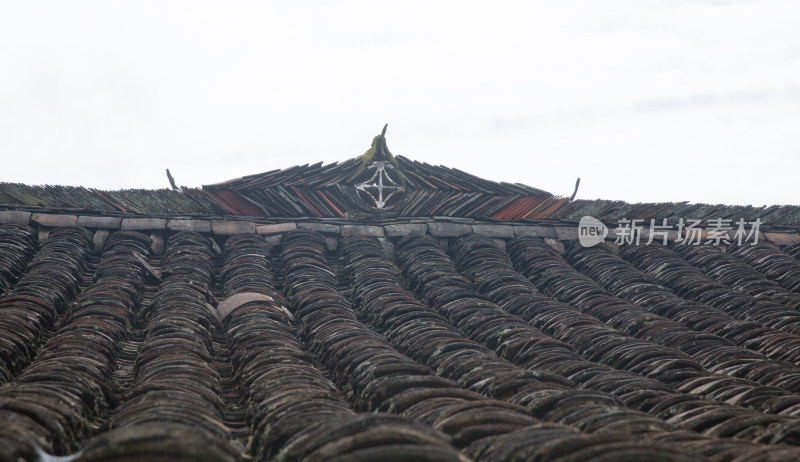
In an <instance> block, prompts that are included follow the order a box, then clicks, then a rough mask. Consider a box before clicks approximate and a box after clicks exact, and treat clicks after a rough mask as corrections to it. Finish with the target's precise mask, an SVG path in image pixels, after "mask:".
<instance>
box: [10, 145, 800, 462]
mask: <svg viewBox="0 0 800 462" xmlns="http://www.w3.org/2000/svg"><path fill="white" fill-rule="evenodd" d="M798 210H800V209H799V208H798V207H791V206H775V207H761V208H758V207H739V206H720V205H706V204H688V203H663V204H628V203H624V202H618V201H583V200H578V201H570V200H568V199H566V198H560V197H556V196H553V195H552V194H550V193H547V192H545V191H541V190H538V189H535V188H531V187H528V186H524V185H511V184H506V183H497V182H492V181H487V180H483V179H480V178H477V177H475V176H473V175H469V174H467V173H464V172H461V171H458V170H454V169H449V168H445V167H434V166H430V165H427V164H424V163H419V162H415V161H411V160H409V159H406V158H404V157H400V156H398V157H395V156H393V155H392V154H391V153H390V152H389V150H388V147H387V146H386V139H385V137H384V134H383V133H382V134H381V135H379V136H377V137H375V139H374V140H373V144H372V147H371V148H370V150H369V151H367V152H366V153H365V154H364V155H363V156H361V157H358V158H355V159H351V160H348V161H345V162H342V163H336V164H331V165H322V164H315V165H311V166H309V165H305V166H302V167H293V168H290V169H286V170H277V171H273V172H267V173H264V174H259V175H252V176H248V177H244V178H240V179H236V180H231V181H228V182H225V183H220V184H217V185H211V186H205V187H203V188H185V187H184V188H182V189H174V190H173V189H171V190H126V191H100V190H94V189H86V188H80V187H58V186H46V187H34V186H26V185H19V184H9V183H4V184H0V462H5V461H11V462H19V461H20V460H27V461H34V460H37V461H43V462H44V461H47V462H56V461H63V460H79V461H94V462H99V461H110V460H119V461H123V460H158V461H195V460H207V461H225V462H228V461H230V462H235V461H246V460H259V461H268V460H269V461H272V460H274V461H309V462H311V461H319V460H326V461H327V460H330V461H373V460H389V461H391V460H395V461H410V460H413V461H426V460H427V461H460V462H467V461H521V460H530V461H543V462H544V461H558V462H568V461H574V462H577V461H646V462H657V461H719V462H758V461H797V460H800V233H798V231H799V230H800V211H798ZM587 215H590V216H593V217H595V218H598V219H600V220H602V221H604V222H605V223H606V224H608V225H612V226H613V225H614V224H615V222H617V221H618V220H620V219H640V220H643V222H649V220H650V219H653V220H659V221H660V220H662V219H667V220H668V221H670V222H673V223H674V222H675V221H677V220H678V219H679V218H685V219H699V220H704V221H705V222H706V223H708V222H709V221H710V220H713V219H718V218H721V219H731V220H736V219H740V218H741V219H743V220H746V221H748V222H752V221H754V220H756V219H760V220H761V222H762V227H761V232H758V233H756V232H755V231H754V232H753V236H752V237H753V238H754V240H758V243H757V244H755V245H751V243H752V242H744V243H735V241H736V240H735V239H731V241H732V242H734V243H733V244H727V243H726V244H725V245H717V246H712V245H710V244H709V243H708V242H704V243H702V244H701V245H688V244H683V245H681V244H680V243H678V242H676V237H677V236H676V235H675V233H672V234H670V235H668V236H667V239H666V240H665V241H664V243H663V244H659V243H658V242H659V241H661V239H658V240H656V242H651V243H649V244H647V245H644V242H643V243H642V245H625V244H617V243H612V240H613V239H614V236H613V234H611V235H609V236H607V237H606V239H605V241H604V242H601V243H599V244H598V245H595V246H593V247H584V246H583V245H581V244H580V243H579V233H578V228H577V226H576V223H577V222H578V221H579V220H580V219H581V218H582V217H584V216H587ZM609 234H610V233H609ZM729 234H730V233H729ZM702 237H703V239H706V238H707V237H709V236H708V234H703V235H702ZM728 237H729V238H730V237H731V236H728ZM60 457H63V459H62V458H60Z"/></svg>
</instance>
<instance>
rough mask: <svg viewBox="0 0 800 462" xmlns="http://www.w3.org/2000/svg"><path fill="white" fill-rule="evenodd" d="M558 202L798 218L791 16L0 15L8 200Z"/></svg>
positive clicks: (380, 7) (589, 11)
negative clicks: (287, 197)
mask: <svg viewBox="0 0 800 462" xmlns="http://www.w3.org/2000/svg"><path fill="white" fill-rule="evenodd" d="M386 122H388V123H389V131H388V134H387V137H388V144H389V148H390V149H391V150H392V152H393V153H395V154H402V155H404V156H407V157H409V158H411V159H416V160H420V161H425V162H428V163H434V164H443V165H447V166H450V167H455V168H459V169H461V170H466V171H468V172H470V173H474V174H477V175H479V176H483V177H485V178H489V179H494V180H504V181H509V182H520V183H525V184H528V185H531V186H535V187H538V188H541V189H545V190H547V191H550V192H552V193H555V194H561V195H569V194H571V193H572V189H573V185H574V182H575V178H576V177H581V188H580V191H579V192H578V198H585V199H594V198H605V199H623V200H627V201H633V202H639V201H679V200H690V201H693V202H714V203H729V204H754V205H762V204H777V203H793V204H798V203H800V182H798V180H797V179H798V172H800V169H799V168H798V167H800V2H798V1H796V0H787V1H766V0H763V1H757V0H753V1H712V0H686V1H682V0H674V1H666V0H662V1H657V0H631V1H614V0H604V1H597V0H561V1H558V2H553V1H523V2H510V1H509V2H504V1H495V2H481V3H478V2H466V1H463V0H462V1H447V2H445V1H442V2H435V1H430V0H429V1H421V2H416V1H403V2H377V1H373V2H366V1H342V2H312V1H297V0H295V1H285V2H262V1H258V2H256V1H254V2H245V1H239V2H232V1H224V2H223V1H219V2H201V1H196V0H195V1H191V2H177V1H163V0H162V1H155V2H148V1H131V2H125V1H95V2H82V1H69V2H64V1H54V2H36V1H11V0H0V156H2V163H1V164H0V181H10V182H24V183H28V184H70V185H84V186H91V187H100V188H110V189H115V188H128V187H151V188H153V187H166V186H167V185H168V183H167V179H166V176H165V174H164V169H165V168H167V167H169V168H170V170H171V171H172V173H173V175H174V176H175V178H176V180H177V182H178V183H179V184H183V185H188V186H200V185H202V184H210V183H216V182H220V181H224V180H227V179H230V178H236V177H239V176H242V175H247V174H253V173H259V172H262V171H267V170H271V169H275V168H285V167H290V166H292V165H296V164H302V163H314V162H318V161H325V162H326V163H328V162H333V161H338V160H345V159H348V158H350V157H354V156H356V155H360V154H362V153H363V152H364V151H365V150H366V149H367V148H368V147H369V143H370V141H371V139H372V137H373V136H374V135H375V134H377V133H378V132H379V131H380V129H381V128H382V126H383V124H384V123H386Z"/></svg>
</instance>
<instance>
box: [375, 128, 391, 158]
mask: <svg viewBox="0 0 800 462" xmlns="http://www.w3.org/2000/svg"><path fill="white" fill-rule="evenodd" d="M387 128H389V124H386V125H384V126H383V130H382V131H381V134H380V136H376V137H375V141H374V144H375V156H374V157H373V158H372V160H376V161H377V160H380V161H387V160H390V159H391V158H392V155H391V154H390V153H389V148H388V147H387V146H386V129H387Z"/></svg>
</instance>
